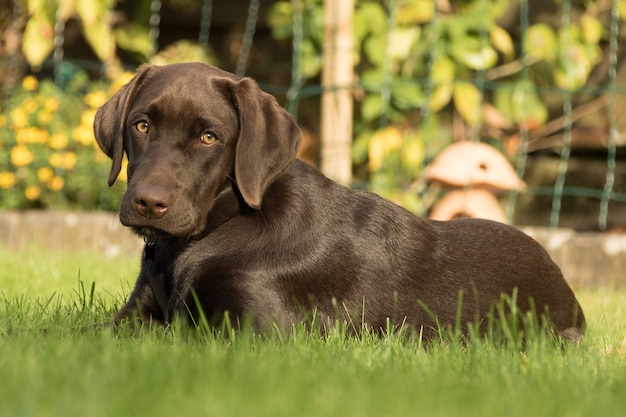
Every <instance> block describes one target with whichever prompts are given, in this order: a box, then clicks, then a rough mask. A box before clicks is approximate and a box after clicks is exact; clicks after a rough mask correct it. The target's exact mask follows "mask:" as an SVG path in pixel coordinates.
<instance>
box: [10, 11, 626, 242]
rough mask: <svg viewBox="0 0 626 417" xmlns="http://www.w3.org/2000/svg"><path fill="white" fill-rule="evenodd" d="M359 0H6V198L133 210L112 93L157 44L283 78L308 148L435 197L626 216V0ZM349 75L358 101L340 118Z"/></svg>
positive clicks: (495, 211)
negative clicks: (125, 204) (117, 149)
mask: <svg viewBox="0 0 626 417" xmlns="http://www.w3.org/2000/svg"><path fill="white" fill-rule="evenodd" d="M342 5H343V6H344V7H345V5H346V2H345V1H344V2H342V1H332V0H326V1H322V0H291V1H261V0H232V1H230V2H223V1H217V0H195V1H194V0H185V1H183V0H167V1H160V0H145V1H141V2H130V1H118V2H113V1H108V0H106V1H105V0H97V1H93V2H89V1H76V2H64V1H57V0H42V1H41V2H27V1H21V0H13V1H9V2H5V3H3V5H2V6H0V8H1V10H0V13H1V23H0V30H1V31H2V38H3V40H4V41H3V43H2V45H1V47H0V60H1V61H0V76H1V77H2V87H1V95H0V111H1V113H0V129H1V130H0V152H1V154H0V205H1V206H2V207H4V208H8V209H15V208H18V209H27V208H59V207H69V208H82V209H104V210H112V211H114V210H116V208H117V202H118V200H119V196H120V195H121V193H122V192H123V188H124V187H123V186H124V185H123V183H122V184H118V185H116V187H115V188H114V189H113V190H110V189H107V188H106V177H107V173H108V168H109V167H108V161H107V160H106V157H105V156H104V155H103V154H102V153H101V152H100V151H99V149H98V148H97V146H96V144H95V141H94V138H93V133H92V132H91V124H92V123H93V117H94V114H95V110H96V109H97V107H98V106H100V105H101V104H103V102H104V101H105V100H106V99H107V98H108V97H109V96H110V95H111V94H112V93H113V92H114V91H115V90H116V89H118V88H119V87H120V86H121V85H122V84H123V83H124V82H126V81H128V79H129V77H130V76H132V72H133V71H134V69H135V68H136V67H137V66H138V65H139V64H141V63H143V62H150V63H154V64H158V65H160V64H166V63H170V62H180V61H204V62H207V63H211V64H215V65H218V66H220V67H222V68H224V69H226V70H229V71H232V72H234V73H237V74H239V75H245V76H251V77H253V78H255V79H256V80H257V82H258V83H259V84H260V85H261V87H262V88H264V89H265V90H266V91H268V92H270V93H272V94H274V95H275V96H276V97H277V98H278V100H279V101H280V102H281V104H283V105H284V106H285V107H286V108H287V109H288V110H289V111H290V112H291V113H292V114H293V115H294V117H296V119H297V120H298V122H299V123H300V124H301V126H302V127H303V132H304V142H303V143H304V145H303V148H302V150H301V153H300V156H301V157H302V158H304V159H307V160H309V161H310V162H311V163H313V164H316V165H320V166H322V167H324V166H325V161H326V162H328V160H331V162H332V164H335V165H336V164H344V166H345V165H346V164H347V165H348V171H349V173H350V174H351V178H350V179H349V180H345V179H344V180H343V181H344V182H347V181H349V182H350V184H351V185H352V186H355V187H360V188H368V189H371V190H373V191H375V192H377V193H379V194H381V195H383V196H384V197H387V198H390V199H392V200H394V201H396V202H398V203H399V204H401V205H403V206H405V207H407V208H409V209H410V210H412V211H414V212H416V213H418V214H421V215H430V216H431V217H437V216H440V217H441V218H453V217H458V216H466V215H468V216H476V217H491V218H496V219H498V220H501V221H508V222H512V223H514V224H520V225H522V224H523V225H527V224H530V225H546V226H552V227H557V226H566V227H574V228H576V229H579V230H597V229H599V230H606V229H623V228H625V227H626V161H625V160H624V154H625V153H624V149H626V148H625V146H626V118H624V117H623V109H624V108H625V107H626V85H625V83H626V81H625V80H626V65H625V62H626V61H625V59H624V58H625V52H626V51H625V46H623V45H626V43H624V37H626V35H625V32H624V26H625V21H624V19H626V6H624V4H623V3H622V2H620V1H618V0H597V1H588V2H578V1H574V0H559V1H557V0H554V1H545V0H544V1H536V0H517V1H513V2H509V1H500V0H491V1H487V0H474V1H469V0H468V1H463V2H452V1H448V0H437V1H425V0H380V1H366V0H356V1H355V2H354V4H353V5H352V10H351V11H350V13H349V15H350V16H349V19H346V18H339V19H338V20H337V21H336V22H333V19H334V18H337V17H341V16H343V15H342V14H341V13H344V12H342V11H341V10H340V7H341V6H342ZM333 25H335V26H333ZM342 25H343V26H342ZM332 27H334V28H335V29H336V30H335V31H334V32H333V31H332V30H331V29H332ZM341 30H343V32H342V33H349V34H351V37H350V45H349V51H351V53H350V52H348V53H346V49H345V45H344V47H343V49H342V46H341V45H342V44H341V42H344V41H343V40H341V42H340V44H339V45H335V44H333V40H334V41H337V42H339V37H338V35H337V34H338V33H340V32H339V31H341ZM342 39H343V38H342ZM333 45H334V46H333ZM333 51H334V52H333ZM333 53H334V55H333ZM346 55H349V56H348V64H345V62H346V60H345V58H346ZM338 57H339V58H341V57H343V60H342V61H338V60H337V59H338ZM333 60H335V61H333ZM333 62H335V64H333ZM336 62H342V63H341V64H336ZM350 62H351V64H350ZM346 65H348V66H349V71H348V72H349V73H350V77H351V79H349V80H348V81H346V78H345V77H344V78H341V79H342V80H343V81H340V82H338V83H335V82H336V81H332V80H336V79H337V78H333V77H332V74H333V73H334V72H336V71H341V70H343V71H344V73H345V70H346ZM329 74H330V75H329ZM329 80H331V81H329ZM339 92H342V93H347V97H348V100H349V103H350V109H349V115H348V116H341V117H340V118H338V121H335V122H332V123H331V124H330V125H329V126H325V127H322V125H323V123H324V120H323V119H324V117H325V116H324V107H326V109H327V110H328V108H329V106H330V105H329V104H328V101H324V99H323V96H324V95H325V94H326V95H327V97H330V103H331V104H337V102H336V100H338V99H337V97H338V95H337V94H338V93H339ZM345 96H346V95H345V94H344V99H343V100H345ZM333 100H335V101H333ZM322 103H325V104H324V105H322ZM336 108H341V107H333V109H336ZM332 111H333V112H337V111H339V110H332ZM342 114H343V113H342ZM339 124H341V125H339ZM346 124H348V125H349V126H348V128H349V129H347V130H346ZM339 132H342V133H339ZM345 132H348V133H347V134H346V133H345ZM345 136H349V137H348V138H346V137H345ZM468 144H469V145H468ZM459 145H460V146H459ZM346 147H347V148H346ZM332 164H331V165H332ZM326 166H328V165H326ZM327 173H328V175H330V176H333V175H334V174H333V173H331V172H328V171H327Z"/></svg>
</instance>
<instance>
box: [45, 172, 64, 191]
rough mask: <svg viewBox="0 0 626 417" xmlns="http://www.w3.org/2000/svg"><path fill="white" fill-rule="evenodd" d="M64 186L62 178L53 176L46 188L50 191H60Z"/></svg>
mask: <svg viewBox="0 0 626 417" xmlns="http://www.w3.org/2000/svg"><path fill="white" fill-rule="evenodd" d="M64 185H65V181H63V178H61V177H59V176H54V177H52V179H51V180H50V182H49V183H48V188H49V189H51V190H52V191H60V190H62V189H63V186H64Z"/></svg>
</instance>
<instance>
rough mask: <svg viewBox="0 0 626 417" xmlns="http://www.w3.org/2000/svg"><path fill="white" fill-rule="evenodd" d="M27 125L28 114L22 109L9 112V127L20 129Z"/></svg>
mask: <svg viewBox="0 0 626 417" xmlns="http://www.w3.org/2000/svg"><path fill="white" fill-rule="evenodd" d="M27 125H28V114H26V112H25V111H24V109H23V108H22V107H17V108H15V109H13V110H11V127H13V129H21V128H23V127H25V126H27Z"/></svg>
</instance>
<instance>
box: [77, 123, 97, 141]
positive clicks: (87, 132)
mask: <svg viewBox="0 0 626 417" xmlns="http://www.w3.org/2000/svg"><path fill="white" fill-rule="evenodd" d="M72 139H74V140H75V141H76V142H78V143H80V144H81V145H84V146H87V145H91V144H92V143H93V142H94V141H95V140H96V138H95V137H94V135H93V128H92V127H91V126H85V125H80V126H76V127H75V128H74V129H72Z"/></svg>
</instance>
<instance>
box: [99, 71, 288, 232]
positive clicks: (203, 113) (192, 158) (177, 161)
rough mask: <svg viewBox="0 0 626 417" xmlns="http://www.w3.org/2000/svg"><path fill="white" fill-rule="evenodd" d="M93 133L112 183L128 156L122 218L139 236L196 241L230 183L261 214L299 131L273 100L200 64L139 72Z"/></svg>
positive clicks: (110, 104) (245, 80)
mask: <svg viewBox="0 0 626 417" xmlns="http://www.w3.org/2000/svg"><path fill="white" fill-rule="evenodd" d="M94 131H95V136H96V140H97V142H98V144H99V145H100V148H101V149H102V150H103V151H104V152H105V153H106V154H107V155H108V156H109V157H110V158H111V159H112V167H111V173H110V175H109V185H112V184H113V183H114V182H115V180H116V179H117V177H118V175H119V173H120V171H121V167H122V159H123V156H124V153H126V155H127V157H128V171H127V172H128V189H127V190H126V193H125V194H124V197H123V198H122V203H121V206H120V219H121V221H122V223H123V224H124V225H126V226H131V227H132V228H133V229H134V230H135V231H137V232H138V233H140V234H149V233H151V232H153V231H157V232H164V233H165V234H169V235H174V236H190V235H194V234H198V233H201V232H202V231H203V229H204V228H205V225H206V222H207V219H208V217H209V216H210V215H211V210H212V208H213V204H214V202H215V200H216V198H217V196H218V195H219V194H220V193H221V192H222V191H224V190H225V189H227V188H228V187H230V186H231V181H233V180H234V182H235V183H236V184H237V188H238V191H239V193H240V194H241V197H242V198H243V200H244V201H245V203H246V204H247V205H248V206H250V207H251V208H253V209H260V208H261V204H262V202H263V195H264V193H265V191H266V189H267V188H268V187H269V186H270V184H272V182H273V181H274V180H275V179H276V178H277V177H278V176H280V175H281V174H282V173H283V172H284V171H285V170H286V169H287V168H288V166H289V165H290V164H291V162H292V161H293V160H294V158H295V155H296V152H297V149H298V146H299V144H300V129H299V128H298V126H297V125H296V123H295V121H294V119H293V118H292V117H291V115H289V113H287V112H286V111H285V110H284V109H283V108H282V107H280V106H279V105H278V103H277V102H276V100H275V99H274V97H272V96H271V95H269V94H266V93H264V92H263V91H261V89H260V88H259V87H258V86H257V84H256V83H255V82H254V81H253V80H251V79H250V78H242V77H238V76H235V75H233V74H231V73H228V72H225V71H222V70H220V69H218V68H215V67H211V66H208V65H204V64H200V63H186V64H174V65H167V66H163V67H158V66H152V65H144V66H141V67H140V68H139V70H138V72H137V74H136V75H135V77H134V78H133V79H132V80H131V81H130V82H129V83H128V84H126V85H125V86H124V87H122V88H121V89H120V91H118V92H117V93H116V94H115V95H114V96H113V97H112V98H111V99H110V100H109V101H108V102H107V103H106V104H104V105H103V106H102V107H101V108H100V109H99V110H98V112H97V114H96V119H95V124H94Z"/></svg>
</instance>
